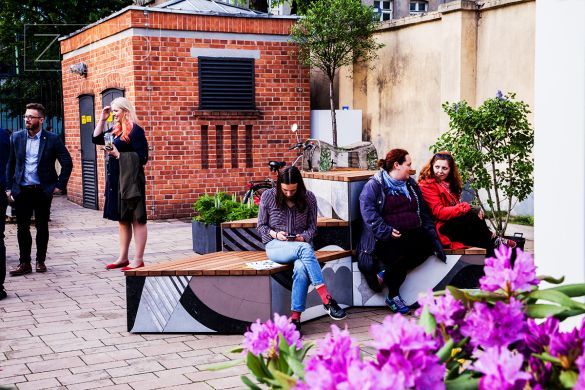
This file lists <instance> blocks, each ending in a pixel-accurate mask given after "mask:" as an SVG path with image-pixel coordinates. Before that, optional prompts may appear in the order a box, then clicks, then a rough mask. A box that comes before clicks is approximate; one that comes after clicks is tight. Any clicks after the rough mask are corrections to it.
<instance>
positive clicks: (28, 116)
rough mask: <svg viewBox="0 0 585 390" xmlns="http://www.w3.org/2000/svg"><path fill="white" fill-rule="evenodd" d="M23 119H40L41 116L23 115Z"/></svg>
mask: <svg viewBox="0 0 585 390" xmlns="http://www.w3.org/2000/svg"><path fill="white" fill-rule="evenodd" d="M23 118H24V119H41V118H42V116H32V115H25V116H23Z"/></svg>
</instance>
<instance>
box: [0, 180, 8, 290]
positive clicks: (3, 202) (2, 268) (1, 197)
mask: <svg viewBox="0 0 585 390" xmlns="http://www.w3.org/2000/svg"><path fill="white" fill-rule="evenodd" d="M0 190H1V191H2V192H1V193H0V290H2V289H3V288H4V280H5V279H6V244H4V227H5V224H6V207H7V206H8V199H6V192H4V189H3V188H0Z"/></svg>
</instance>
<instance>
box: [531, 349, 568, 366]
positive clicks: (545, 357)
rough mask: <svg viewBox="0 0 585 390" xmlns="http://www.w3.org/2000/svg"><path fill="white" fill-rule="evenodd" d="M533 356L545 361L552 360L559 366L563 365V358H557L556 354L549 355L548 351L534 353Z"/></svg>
mask: <svg viewBox="0 0 585 390" xmlns="http://www.w3.org/2000/svg"><path fill="white" fill-rule="evenodd" d="M532 356H534V357H537V358H539V359H540V360H542V361H545V362H551V363H554V364H557V365H559V366H560V365H561V360H560V359H558V358H556V357H554V356H551V355H549V354H548V353H546V352H543V353H533V354H532Z"/></svg>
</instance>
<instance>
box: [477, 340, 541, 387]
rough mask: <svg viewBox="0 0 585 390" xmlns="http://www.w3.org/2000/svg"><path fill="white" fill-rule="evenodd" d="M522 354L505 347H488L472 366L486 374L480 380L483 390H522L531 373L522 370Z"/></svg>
mask: <svg viewBox="0 0 585 390" xmlns="http://www.w3.org/2000/svg"><path fill="white" fill-rule="evenodd" d="M523 362H524V359H523V357H522V355H520V354H518V353H514V352H511V351H509V350H508V349H507V348H505V347H502V348H500V347H496V348H487V349H486V350H485V351H484V352H483V353H481V355H480V356H479V357H478V359H477V361H476V362H475V363H474V364H473V366H472V368H473V369H474V370H475V371H478V372H481V373H483V374H484V376H483V377H482V378H481V379H480V381H479V389H480V390H483V389H486V390H492V389H498V390H522V389H523V388H524V386H525V384H526V381H527V380H529V379H530V375H529V374H528V373H526V372H522V363H523Z"/></svg>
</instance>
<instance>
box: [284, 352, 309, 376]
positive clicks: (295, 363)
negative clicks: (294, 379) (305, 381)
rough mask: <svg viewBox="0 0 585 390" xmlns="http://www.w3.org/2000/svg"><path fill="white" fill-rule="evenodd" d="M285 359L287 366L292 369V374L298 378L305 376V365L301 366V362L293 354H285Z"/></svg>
mask: <svg viewBox="0 0 585 390" xmlns="http://www.w3.org/2000/svg"><path fill="white" fill-rule="evenodd" d="M286 361H287V363H288V366H289V367H290V369H291V370H292V372H293V374H295V375H296V376H298V377H299V378H304V377H305V366H303V363H301V362H300V361H299V360H297V359H296V358H295V357H293V356H287V358H286Z"/></svg>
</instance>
